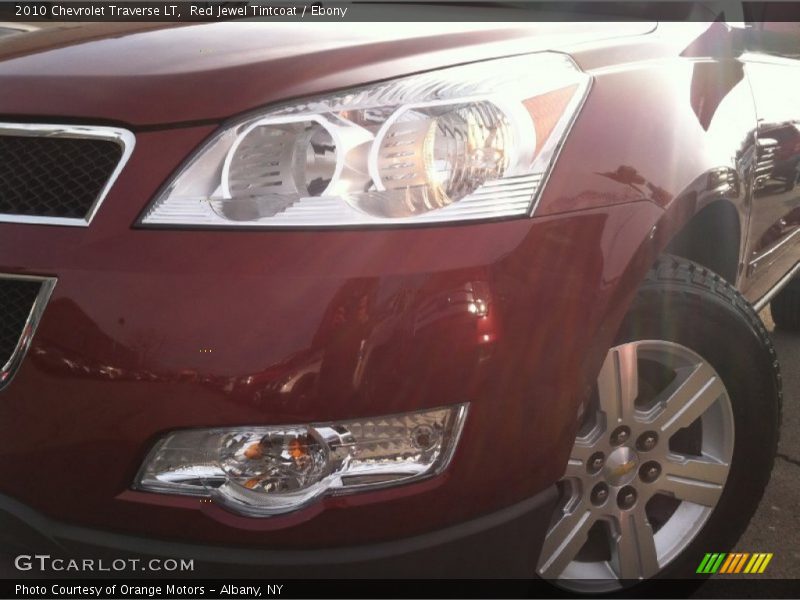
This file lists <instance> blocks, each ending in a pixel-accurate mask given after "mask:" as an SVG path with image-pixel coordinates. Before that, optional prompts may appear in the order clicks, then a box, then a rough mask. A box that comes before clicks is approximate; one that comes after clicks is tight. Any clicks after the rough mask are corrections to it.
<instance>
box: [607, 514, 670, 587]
mask: <svg viewBox="0 0 800 600" xmlns="http://www.w3.org/2000/svg"><path fill="white" fill-rule="evenodd" d="M618 526H619V531H617V532H616V534H615V535H613V536H612V540H611V568H612V569H613V571H614V573H615V574H616V575H617V577H618V578H620V579H647V578H649V577H652V576H653V575H655V574H656V573H658V569H659V566H658V553H657V551H656V541H655V538H654V537H653V528H652V527H651V526H650V522H649V521H648V520H647V515H646V514H645V512H644V504H642V503H640V505H639V507H638V508H636V509H635V510H633V511H631V512H625V513H623V514H622V515H621V516H620V517H619V521H618Z"/></svg>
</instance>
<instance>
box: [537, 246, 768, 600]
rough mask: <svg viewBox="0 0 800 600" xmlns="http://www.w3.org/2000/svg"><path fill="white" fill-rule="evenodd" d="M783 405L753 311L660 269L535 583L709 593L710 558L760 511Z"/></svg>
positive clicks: (625, 332)
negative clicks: (681, 582)
mask: <svg viewBox="0 0 800 600" xmlns="http://www.w3.org/2000/svg"><path fill="white" fill-rule="evenodd" d="M634 374H635V376H634ZM630 390H634V391H630ZM634 398H635V401H634ZM609 399H610V400H609ZM781 399H782V398H781V379H780V373H779V368H778V362H777V359H776V355H775V351H774V349H773V347H772V344H771V342H770V339H769V336H768V334H767V331H766V329H765V328H764V326H763V324H762V323H761V321H760V319H759V318H758V315H756V313H755V312H754V311H753V309H752V307H751V306H750V305H749V304H748V303H747V301H746V300H744V298H742V296H741V295H740V294H739V293H738V292H737V291H736V290H735V289H734V288H732V287H731V286H730V285H729V284H728V283H727V282H725V280H723V279H722V278H721V277H720V276H718V275H716V274H715V273H713V272H711V271H709V270H708V269H705V268H704V267H702V266H700V265H697V264H695V263H692V262H690V261H687V260H684V259H681V258H676V257H672V256H664V257H662V258H660V259H659V260H658V261H657V262H656V264H655V265H654V266H653V268H652V269H651V271H650V272H649V273H648V275H647V278H646V280H645V282H644V284H643V285H642V287H641V288H640V290H639V292H638V294H637V296H636V298H635V300H634V302H633V304H632V306H631V309H630V311H629V312H628V314H627V316H626V317H625V319H624V321H623V324H622V327H621V329H620V332H619V334H618V338H617V341H616V343H615V346H614V347H613V348H612V349H611V350H610V351H609V354H608V357H607V359H606V361H605V363H604V365H603V368H602V369H601V372H600V375H599V377H598V386H597V390H596V393H595V398H594V401H593V402H594V403H595V405H594V410H592V409H591V407H590V409H589V410H587V411H586V414H587V417H586V422H585V423H584V424H583V425H582V427H581V428H580V430H579V432H578V436H577V439H576V443H575V446H574V448H573V451H572V455H571V458H570V461H569V464H568V466H567V470H566V473H565V477H564V479H563V480H562V482H561V483H560V486H561V488H562V503H561V505H560V507H559V509H558V510H557V512H556V515H554V519H553V523H552V524H551V528H550V529H549V532H548V536H547V538H546V540H545V546H544V548H543V550H542V559H540V562H539V574H540V576H542V577H545V578H546V579H548V580H550V581H551V583H554V584H555V585H557V586H558V587H561V588H566V589H568V590H570V591H582V592H609V591H614V590H619V589H621V588H631V587H633V588H634V591H635V592H636V593H637V594H640V593H642V592H641V588H643V587H647V584H646V583H644V582H646V581H649V580H655V579H665V578H666V579H691V580H693V582H687V583H688V584H689V585H692V584H693V583H694V584H697V583H700V582H702V579H701V577H703V576H702V575H697V574H696V571H697V569H698V566H699V565H700V562H701V561H702V559H703V557H704V556H705V554H706V553H708V552H725V551H727V550H729V549H731V548H732V547H733V546H734V545H735V544H736V542H737V541H738V539H739V537H740V536H741V534H742V533H743V532H744V530H745V528H746V526H747V524H748V523H749V521H750V519H751V517H752V515H753V513H754V512H755V510H756V508H757V507H758V504H759V501H760V500H761V497H762V495H763V492H764V489H765V487H766V485H767V483H768V481H769V477H770V473H771V470H772V465H773V460H774V457H775V453H776V450H777V443H778V436H779V431H780V414H781ZM626 430H627V434H626V435H623V434H625V431H626ZM653 433H655V435H653ZM598 453H602V458H601V459H600V460H598V458H597V457H598V456H599V454H598ZM690 475H691V477H689V476H690ZM695 478H696V479H695ZM697 480H699V481H705V483H704V484H703V485H701V486H697V485H695V484H694V483H693V482H694V481H697ZM604 489H605V493H603V490H604ZM630 489H633V494H631V492H630ZM604 498H606V499H605V500H604ZM631 498H633V500H632V501H631ZM587 515H588V516H587ZM590 523H594V525H591V528H590V529H588V530H587V528H588V527H589V524H590ZM631 532H633V533H631ZM578 533H580V535H578ZM584 534H585V535H584ZM626 536H627V538H626ZM584 538H585V540H584ZM573 540H574V541H573ZM631 540H632V541H631ZM584 541H585V543H584ZM581 544H583V545H582V546H581ZM606 544H608V548H606ZM567 550H568V551H569V553H574V556H573V559H572V560H570V559H569V556H568V553H567ZM575 558H578V559H579V561H576V560H574V559H575ZM639 584H641V585H639Z"/></svg>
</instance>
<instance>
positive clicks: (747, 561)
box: [697, 552, 773, 575]
mask: <svg viewBox="0 0 800 600" xmlns="http://www.w3.org/2000/svg"><path fill="white" fill-rule="evenodd" d="M772 556H773V554H772V552H754V553H752V554H751V553H749V552H731V553H730V554H728V553H725V552H713V553H712V552H709V553H708V554H706V555H705V557H704V558H703V560H702V562H701V563H700V566H699V567H697V573H704V574H713V573H724V574H728V575H730V574H733V573H751V574H754V573H763V572H764V571H765V570H766V568H767V565H768V564H769V561H771V560H772Z"/></svg>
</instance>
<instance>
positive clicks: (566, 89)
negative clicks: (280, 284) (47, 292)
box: [141, 53, 589, 227]
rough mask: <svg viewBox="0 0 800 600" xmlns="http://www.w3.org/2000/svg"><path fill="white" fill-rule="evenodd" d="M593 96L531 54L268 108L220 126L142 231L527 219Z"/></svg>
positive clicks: (565, 64) (561, 59) (562, 65)
mask: <svg viewBox="0 0 800 600" xmlns="http://www.w3.org/2000/svg"><path fill="white" fill-rule="evenodd" d="M588 86H589V76H588V75H586V74H585V73H583V72H581V71H580V70H579V69H578V68H577V67H576V66H575V64H574V63H573V62H572V60H571V59H570V58H569V57H567V56H565V55H562V54H556V53H540V54H532V55H526V56H518V57H513V58H504V59H498V60H492V61H487V62H481V63H473V64H468V65H463V66H459V67H452V68H449V69H443V70H440V71H433V72H429V73H423V74H420V75H413V76H410V77H404V78H401V79H395V80H392V81H388V82H384V83H378V84H374V85H369V86H365V87H362V88H358V89H353V90H349V91H345V92H339V93H336V94H331V95H328V96H322V97H318V98H312V99H307V100H305V101H301V102H298V103H295V104H291V105H288V106H283V107H280V108H275V109H273V110H270V111H267V112H264V113H262V114H259V115H255V116H250V117H248V118H245V119H243V120H240V121H238V122H236V123H233V124H231V125H229V126H227V127H225V128H223V129H222V130H221V131H220V132H219V133H218V134H217V135H215V136H214V137H213V138H212V139H211V140H210V141H209V142H208V143H207V144H206V145H205V146H204V147H203V148H202V149H201V151H200V152H199V153H198V154H197V155H196V156H195V157H194V158H193V159H192V160H190V161H189V163H188V164H187V165H186V166H185V167H184V168H183V169H182V170H181V171H180V172H179V173H178V175H177V176H176V177H175V178H174V179H173V180H172V182H171V183H170V184H169V185H168V186H167V187H166V189H165V190H164V191H163V193H161V194H160V196H159V197H158V198H156V200H155V201H154V202H153V203H152V204H151V205H150V206H149V207H148V209H147V211H146V212H145V214H144V216H143V217H142V220H141V223H142V224H143V225H160V226H180V225H190V226H211V227H231V226H233V227H236V226H246V227H283V226H286V227H298V226H304V227H326V226H336V225H368V224H415V223H423V222H431V221H433V222H443V221H464V220H472V219H487V218H497V217H509V216H518V215H525V214H529V212H530V211H531V209H532V205H533V204H534V203H535V200H536V197H537V194H538V191H539V189H540V184H541V183H542V182H543V181H544V179H545V177H546V175H547V172H548V170H549V169H550V167H551V166H552V163H553V160H554V158H555V156H556V154H557V151H558V148H559V146H560V144H561V142H562V140H563V137H564V135H565V134H566V131H567V129H568V126H569V124H570V122H571V121H572V119H573V118H574V116H575V114H576V113H577V110H578V108H579V107H580V104H581V102H582V100H583V98H584V96H585V94H586V91H587V89H588Z"/></svg>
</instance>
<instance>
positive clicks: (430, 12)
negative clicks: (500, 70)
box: [0, 0, 800, 23]
mask: <svg viewBox="0 0 800 600" xmlns="http://www.w3.org/2000/svg"><path fill="white" fill-rule="evenodd" d="M742 16H743V17H744V20H746V21H761V20H769V21H800V3H798V2H775V1H772V2H744V3H742V2H735V1H734V0H716V1H713V0H712V1H710V2H674V1H660V2H636V1H627V2H626V1H617V2H605V1H586V0H584V1H578V2H569V1H561V2H556V1H550V2H542V1H527V2H519V1H517V2H491V1H485V0H449V1H448V0H440V1H438V2H426V1H424V0H417V1H406V0H383V1H381V0H373V1H369V0H325V1H313V0H310V1H307V2H303V1H302V0H300V1H292V0H277V1H275V2H269V1H265V0H260V1H256V2H172V1H170V0H165V1H163V2H162V1H161V0H157V1H144V2H143V1H139V2H128V1H126V0H119V1H110V2H109V1H102V2H82V1H78V2H73V1H70V0H65V1H61V2H57V1H52V0H46V1H41V2H32V1H24V2H14V1H2V0H0V21H8V22H12V23H13V22H26V23H39V22H94V21H96V22H123V21H131V22H213V21H236V20H256V21H275V22H291V21H294V22H343V21H344V22H357V21H383V22H386V21H391V22H414V21H442V22H449V21H510V22H518V21H563V20H570V21H620V20H625V21H628V20H631V21H714V20H718V19H727V20H729V21H740V20H742Z"/></svg>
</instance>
